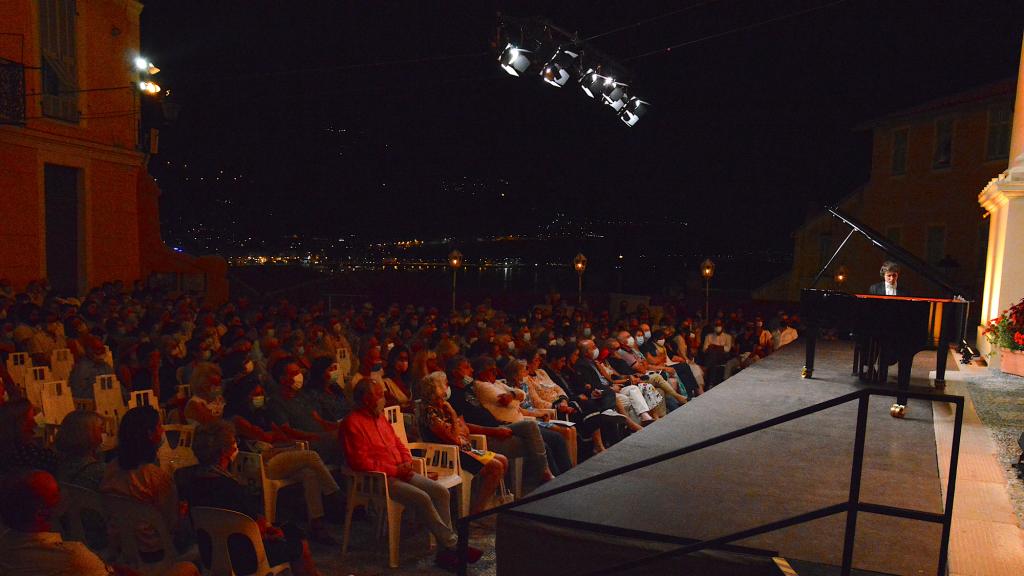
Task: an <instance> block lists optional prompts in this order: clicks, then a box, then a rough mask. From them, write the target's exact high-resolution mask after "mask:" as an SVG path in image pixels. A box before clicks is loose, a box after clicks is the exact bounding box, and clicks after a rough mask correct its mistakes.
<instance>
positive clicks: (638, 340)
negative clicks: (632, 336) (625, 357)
mask: <svg viewBox="0 0 1024 576" xmlns="http://www.w3.org/2000/svg"><path fill="white" fill-rule="evenodd" d="M636 345H637V346H643V345H644V337H643V336H637V337H636Z"/></svg>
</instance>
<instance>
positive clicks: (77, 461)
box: [55, 410, 106, 490]
mask: <svg viewBox="0 0 1024 576" xmlns="http://www.w3.org/2000/svg"><path fill="white" fill-rule="evenodd" d="M103 430H104V428H103V418H101V417H100V415H99V414H97V413H95V412H87V411H85V410H76V411H74V412H72V413H70V414H68V415H67V416H65V417H64V420H63V421H62V422H61V424H60V430H58V432H57V441H56V443H55V447H56V448H57V454H58V456H59V461H58V463H57V473H56V474H55V475H56V477H57V480H59V481H61V482H67V483H68V484H75V485H77V486H81V487H83V488H89V489H90V490H99V488H100V482H102V481H103V477H104V475H105V472H106V464H105V463H104V462H103V460H100V457H99V449H100V446H102V445H103V442H104V441H105V440H106V433H105V432H104V431H103Z"/></svg>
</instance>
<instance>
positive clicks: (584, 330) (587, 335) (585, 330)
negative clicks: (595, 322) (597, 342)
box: [583, 328, 590, 338]
mask: <svg viewBox="0 0 1024 576" xmlns="http://www.w3.org/2000/svg"><path fill="white" fill-rule="evenodd" d="M583 335H584V336H586V337H588V338H589V337H590V328H584V329H583Z"/></svg>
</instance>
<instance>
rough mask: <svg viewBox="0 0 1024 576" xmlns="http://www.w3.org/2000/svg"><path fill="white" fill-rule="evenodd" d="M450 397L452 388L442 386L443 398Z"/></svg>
mask: <svg viewBox="0 0 1024 576" xmlns="http://www.w3.org/2000/svg"><path fill="white" fill-rule="evenodd" d="M451 397H452V389H451V387H449V386H445V387H444V399H445V400H448V399H449V398H451Z"/></svg>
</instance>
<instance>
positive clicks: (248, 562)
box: [183, 420, 319, 576]
mask: <svg viewBox="0 0 1024 576" xmlns="http://www.w3.org/2000/svg"><path fill="white" fill-rule="evenodd" d="M192 450H193V451H195V454H196V458H197V459H198V460H199V469H198V470H197V471H196V472H195V473H194V474H193V475H192V476H191V480H190V482H189V484H188V486H187V487H186V489H185V490H183V493H184V494H187V499H188V503H189V506H190V507H195V506H209V507H214V508H226V509H228V510H234V511H235V512H241V513H242V514H246V515H248V516H249V517H250V518H252V519H253V520H255V521H256V524H257V525H258V526H259V528H260V534H261V535H262V536H263V546H264V548H266V552H267V560H268V561H269V562H270V565H271V566H274V565H277V564H281V563H283V562H289V563H290V564H291V569H292V572H294V573H295V574H299V575H307V576H315V575H317V574H319V572H318V571H317V569H316V565H315V564H314V562H313V557H312V555H311V553H310V551H309V544H308V543H307V542H306V541H305V540H304V539H303V534H302V530H300V529H299V528H296V527H294V526H291V525H288V524H286V525H284V526H282V527H277V526H274V525H272V524H270V523H269V522H267V519H266V518H264V517H263V515H262V514H261V512H262V510H261V509H260V506H259V505H258V504H257V503H256V502H254V501H252V500H251V499H250V498H249V497H248V494H247V493H246V490H245V486H243V484H242V483H241V482H239V480H238V479H237V478H235V477H234V476H233V475H232V474H231V472H229V471H228V469H229V468H230V467H231V463H232V462H233V461H234V460H235V458H236V457H237V456H238V442H237V439H236V437H235V430H234V428H233V427H232V426H231V424H230V423H228V422H226V421H224V420H214V421H211V422H209V423H207V424H204V425H202V426H200V427H199V428H198V429H196V435H195V439H194V440H193V441H192ZM199 546H200V548H203V547H204V546H209V543H208V542H204V541H203V540H202V539H200V540H199ZM228 548H229V549H230V552H231V557H232V561H233V564H234V566H233V568H234V570H235V571H236V572H238V573H239V574H250V573H252V572H254V571H255V569H256V559H255V557H254V554H253V551H252V548H251V546H248V544H247V543H242V542H241V541H238V540H235V539H229V540H228Z"/></svg>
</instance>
